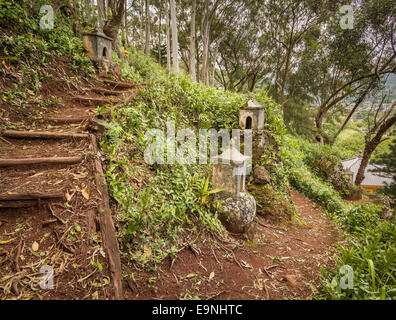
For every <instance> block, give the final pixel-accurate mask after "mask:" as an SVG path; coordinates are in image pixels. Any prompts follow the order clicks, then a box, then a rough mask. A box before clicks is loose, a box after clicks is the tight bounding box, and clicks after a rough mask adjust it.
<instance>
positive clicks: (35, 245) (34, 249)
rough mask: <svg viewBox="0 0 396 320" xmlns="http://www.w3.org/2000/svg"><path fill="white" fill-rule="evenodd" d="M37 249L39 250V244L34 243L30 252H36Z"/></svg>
mask: <svg viewBox="0 0 396 320" xmlns="http://www.w3.org/2000/svg"><path fill="white" fill-rule="evenodd" d="M38 249H39V244H38V243H37V242H36V241H34V242H33V244H32V250H33V251H38Z"/></svg>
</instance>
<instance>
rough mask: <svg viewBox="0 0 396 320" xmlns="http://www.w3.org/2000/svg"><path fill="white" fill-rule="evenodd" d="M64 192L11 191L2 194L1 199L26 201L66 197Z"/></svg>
mask: <svg viewBox="0 0 396 320" xmlns="http://www.w3.org/2000/svg"><path fill="white" fill-rule="evenodd" d="M64 198H65V194H64V193H63V192H60V191H59V192H56V193H43V192H25V193H17V192H9V193H2V194H0V201H4V202H5V201H24V200H37V199H64Z"/></svg>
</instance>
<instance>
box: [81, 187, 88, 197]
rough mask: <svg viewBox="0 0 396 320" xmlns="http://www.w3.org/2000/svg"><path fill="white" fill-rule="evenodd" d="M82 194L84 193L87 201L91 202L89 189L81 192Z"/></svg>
mask: <svg viewBox="0 0 396 320" xmlns="http://www.w3.org/2000/svg"><path fill="white" fill-rule="evenodd" d="M81 193H82V195H83V197H84V198H85V199H87V200H89V192H88V190H87V189H85V188H84V189H82V190H81Z"/></svg>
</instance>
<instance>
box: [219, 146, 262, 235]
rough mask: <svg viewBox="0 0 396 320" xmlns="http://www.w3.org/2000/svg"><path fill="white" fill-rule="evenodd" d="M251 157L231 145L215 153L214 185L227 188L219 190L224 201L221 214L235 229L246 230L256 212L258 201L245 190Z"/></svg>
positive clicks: (238, 230) (231, 228)
mask: <svg viewBox="0 0 396 320" xmlns="http://www.w3.org/2000/svg"><path fill="white" fill-rule="evenodd" d="M249 159H250V157H247V156H244V155H242V154H241V153H240V152H239V151H238V150H237V149H235V148H234V147H231V148H229V149H227V150H226V151H224V152H223V153H222V154H221V155H219V156H216V157H213V158H212V161H213V162H214V163H215V164H214V167H213V180H212V182H213V188H214V189H223V191H222V192H219V193H217V194H216V199H217V200H218V201H219V202H220V204H221V210H220V212H219V218H220V220H221V221H222V223H223V224H224V226H225V227H226V228H227V230H229V231H230V232H232V233H243V232H246V231H247V230H248V229H249V228H250V226H251V225H252V222H253V220H254V217H255V215H256V201H255V200H254V198H253V197H252V196H251V195H250V194H248V193H247V192H246V191H245V180H246V170H247V161H248V160H249Z"/></svg>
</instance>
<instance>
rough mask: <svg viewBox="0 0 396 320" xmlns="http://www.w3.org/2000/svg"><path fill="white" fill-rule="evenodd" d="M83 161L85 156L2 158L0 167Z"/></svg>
mask: <svg viewBox="0 0 396 320" xmlns="http://www.w3.org/2000/svg"><path fill="white" fill-rule="evenodd" d="M82 161H83V157H82V156H79V157H52V158H23V159H12V158H11V159H0V168H5V167H15V166H23V165H45V164H77V163H80V162H82Z"/></svg>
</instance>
